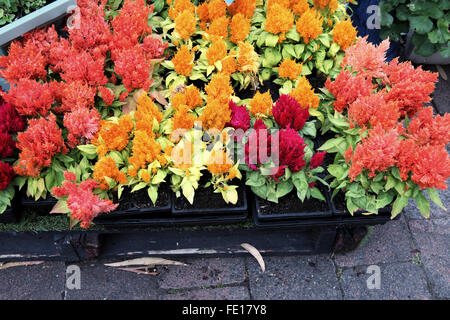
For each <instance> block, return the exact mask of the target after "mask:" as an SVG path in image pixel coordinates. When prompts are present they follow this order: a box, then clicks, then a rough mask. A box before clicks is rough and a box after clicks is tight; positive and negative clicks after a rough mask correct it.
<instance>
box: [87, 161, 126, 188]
mask: <svg viewBox="0 0 450 320" xmlns="http://www.w3.org/2000/svg"><path fill="white" fill-rule="evenodd" d="M93 177H94V179H95V180H97V182H98V183H99V185H100V188H101V189H103V190H109V184H108V182H107V181H106V179H105V177H108V178H111V179H113V180H115V181H116V182H117V183H126V182H127V177H126V176H125V173H123V172H120V171H119V168H117V166H116V162H115V161H114V160H113V159H112V158H110V157H101V158H100V159H99V160H98V161H97V162H96V164H95V166H94V173H93Z"/></svg>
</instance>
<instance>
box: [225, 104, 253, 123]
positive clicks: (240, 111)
mask: <svg viewBox="0 0 450 320" xmlns="http://www.w3.org/2000/svg"><path fill="white" fill-rule="evenodd" d="M229 107H230V109H231V121H230V125H231V126H232V127H233V128H235V129H242V130H247V129H248V128H249V127H250V113H249V112H248V110H247V107H246V106H238V105H237V104H236V103H234V102H233V101H231V100H230V103H229Z"/></svg>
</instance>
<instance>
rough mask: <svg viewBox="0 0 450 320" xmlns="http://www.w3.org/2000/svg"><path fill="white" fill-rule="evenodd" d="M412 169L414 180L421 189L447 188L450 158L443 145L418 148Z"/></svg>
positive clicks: (449, 175) (449, 174)
mask: <svg viewBox="0 0 450 320" xmlns="http://www.w3.org/2000/svg"><path fill="white" fill-rule="evenodd" d="M416 155H417V157H416V159H415V162H414V167H413V169H412V172H413V174H412V177H411V179H412V181H413V182H414V183H417V184H418V185H419V187H420V188H421V189H425V188H438V189H447V184H446V183H445V181H446V180H447V179H448V178H449V177H450V159H449V156H448V153H447V150H446V149H445V148H443V147H442V146H431V145H428V146H423V147H419V148H418V149H417V153H416Z"/></svg>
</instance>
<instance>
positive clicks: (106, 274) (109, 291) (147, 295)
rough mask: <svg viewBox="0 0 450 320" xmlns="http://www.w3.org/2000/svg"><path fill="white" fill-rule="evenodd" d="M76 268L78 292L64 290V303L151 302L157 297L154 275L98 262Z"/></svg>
mask: <svg viewBox="0 0 450 320" xmlns="http://www.w3.org/2000/svg"><path fill="white" fill-rule="evenodd" d="M77 265H78V266H79V267H80V271H81V289H79V290H77V289H74V290H69V289H67V290H66V296H65V298H66V300H81V299H83V300H121V299H131V300H134V299H140V300H145V299H152V300H153V299H157V297H158V295H159V292H158V284H157V281H156V276H153V275H142V274H136V273H134V272H129V271H123V270H118V269H115V268H113V267H107V266H105V265H103V262H99V261H96V262H92V263H80V264H77Z"/></svg>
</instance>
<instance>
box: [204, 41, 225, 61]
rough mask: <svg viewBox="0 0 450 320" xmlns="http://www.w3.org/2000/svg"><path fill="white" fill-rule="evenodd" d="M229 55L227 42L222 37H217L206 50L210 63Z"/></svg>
mask: <svg viewBox="0 0 450 320" xmlns="http://www.w3.org/2000/svg"><path fill="white" fill-rule="evenodd" d="M226 55H227V43H226V42H225V41H224V40H222V39H216V40H214V41H213V43H212V44H211V46H210V47H209V48H208V50H207V51H206V58H207V59H208V63H209V65H213V64H214V63H216V62H217V61H219V60H221V59H223V58H225V56H226Z"/></svg>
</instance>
